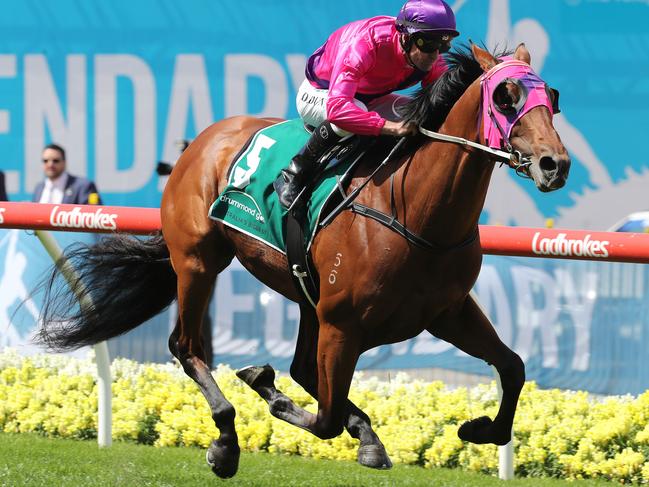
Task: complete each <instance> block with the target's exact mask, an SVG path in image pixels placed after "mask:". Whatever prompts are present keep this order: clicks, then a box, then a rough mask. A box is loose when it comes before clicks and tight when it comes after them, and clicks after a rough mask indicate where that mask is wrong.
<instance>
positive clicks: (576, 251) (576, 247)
mask: <svg viewBox="0 0 649 487" xmlns="http://www.w3.org/2000/svg"><path fill="white" fill-rule="evenodd" d="M540 236H541V233H540V232H536V233H535V234H534V238H533V239H532V252H534V253H535V254H537V255H566V256H567V255H571V256H572V255H574V256H577V257H580V256H585V257H601V258H606V257H608V255H609V253H608V246H609V244H610V242H609V241H608V240H592V239H591V238H590V235H586V236H585V237H584V238H583V239H570V238H566V234H565V233H560V234H559V235H557V236H556V237H555V238H541V239H539V237H540Z"/></svg>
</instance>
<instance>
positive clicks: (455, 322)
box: [428, 296, 525, 445]
mask: <svg viewBox="0 0 649 487" xmlns="http://www.w3.org/2000/svg"><path fill="white" fill-rule="evenodd" d="M428 331H430V332H431V333H432V334H433V335H435V336H436V337H438V338H440V339H442V340H445V341H447V342H449V343H452V344H453V345H455V346H456V347H458V348H459V349H460V350H462V351H464V352H466V353H468V354H469V355H473V356H474V357H477V358H481V359H483V360H484V361H486V362H487V363H489V364H491V365H493V366H495V367H496V369H497V370H498V374H499V375H500V380H501V384H502V389H503V397H502V401H501V403H500V408H499V409H498V414H497V415H496V417H495V419H494V420H493V421H492V420H491V419H490V418H488V417H486V416H483V417H481V418H477V419H473V420H471V421H467V422H466V423H464V424H463V425H462V426H461V427H460V429H459V430H458V436H459V437H460V438H461V439H462V440H465V441H470V442H472V443H479V444H482V443H495V444H496V445H505V444H507V443H508V442H509V441H510V439H511V434H512V424H513V422H514V413H515V412H516V405H517V403H518V396H519V395H520V392H521V389H522V388H523V384H524V383H525V365H524V364H523V361H522V360H521V358H520V357H519V356H518V355H517V354H516V353H514V352H513V351H512V350H511V349H510V348H509V347H507V346H506V345H505V344H504V343H503V342H502V341H501V340H500V338H498V335H497V334H496V330H494V327H493V325H492V324H491V322H490V321H489V319H488V318H487V317H486V316H485V315H484V313H483V312H482V310H481V309H480V307H479V306H478V304H477V303H476V302H475V301H474V299H473V297H472V296H467V298H466V301H465V302H464V304H463V306H462V308H461V309H460V310H459V314H454V315H453V317H446V318H442V319H441V320H440V321H438V322H436V323H435V325H434V326H433V327H431V328H429V329H428Z"/></svg>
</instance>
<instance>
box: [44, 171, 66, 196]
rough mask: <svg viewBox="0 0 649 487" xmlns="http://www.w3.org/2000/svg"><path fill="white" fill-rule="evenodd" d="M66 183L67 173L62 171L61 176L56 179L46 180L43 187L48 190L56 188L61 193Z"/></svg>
mask: <svg viewBox="0 0 649 487" xmlns="http://www.w3.org/2000/svg"><path fill="white" fill-rule="evenodd" d="M67 182H68V173H67V172H65V171H63V172H62V173H61V175H60V176H59V177H58V178H56V179H50V178H46V179H45V187H46V188H50V189H51V188H56V189H59V190H61V191H63V190H64V189H65V185H66V184H67Z"/></svg>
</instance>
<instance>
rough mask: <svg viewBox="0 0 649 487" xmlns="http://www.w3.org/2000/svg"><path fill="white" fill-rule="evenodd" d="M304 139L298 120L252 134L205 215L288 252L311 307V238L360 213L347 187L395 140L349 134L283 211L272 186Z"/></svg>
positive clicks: (314, 283) (315, 286)
mask: <svg viewBox="0 0 649 487" xmlns="http://www.w3.org/2000/svg"><path fill="white" fill-rule="evenodd" d="M308 137H309V133H308V132H307V131H306V130H305V128H304V125H303V124H302V121H301V120H289V121H285V122H280V123H277V124H274V125H271V126H268V127H265V128H263V129H261V130H259V131H258V132H256V133H255V134H253V135H252V136H251V138H250V139H249V140H248V142H247V143H246V144H245V145H244V147H243V148H242V149H241V151H240V152H239V153H238V154H237V155H236V156H235V158H234V160H233V162H232V164H231V166H230V170H229V171H228V180H227V185H226V186H225V188H224V189H223V190H222V192H221V194H219V196H218V197H217V199H216V201H214V203H213V204H212V206H211V207H210V210H209V217H210V218H211V219H213V220H217V221H219V222H221V223H223V224H224V225H226V226H229V227H232V228H234V229H236V230H238V231H240V232H243V233H245V234H246V235H248V236H250V237H252V238H255V239H257V240H260V241H262V242H264V243H265V244H266V245H268V246H270V247H271V248H273V249H275V250H277V251H278V252H281V253H284V254H286V255H287V260H288V262H289V271H290V273H291V276H293V279H294V281H295V285H296V288H297V289H298V291H299V292H300V293H301V294H302V295H303V297H304V300H303V301H304V303H307V302H308V303H309V304H311V306H314V307H315V303H317V301H318V294H319V293H318V291H317V290H318V289H319V286H318V276H317V273H316V272H315V270H314V267H313V264H312V262H311V260H310V256H309V250H310V246H311V243H312V241H313V238H314V237H315V234H316V233H317V231H318V230H319V229H320V228H322V227H324V226H326V225H327V224H328V223H329V222H331V221H332V220H333V218H334V217H335V216H336V215H337V214H339V213H340V212H341V211H343V210H345V209H346V208H351V209H352V211H358V212H361V213H362V212H363V210H362V208H361V206H360V205H358V204H352V200H353V199H354V198H355V196H356V195H357V194H358V191H360V189H361V188H357V189H355V190H354V191H353V192H352V193H351V194H350V195H347V194H346V189H347V187H348V186H349V183H350V181H351V179H352V175H353V173H354V172H355V171H356V168H357V167H359V165H360V164H362V163H363V160H365V159H367V160H370V159H371V160H372V161H374V162H373V163H372V164H371V165H370V166H369V167H376V166H379V169H380V167H382V165H383V164H384V163H385V162H386V161H387V159H388V158H389V157H388V158H386V159H385V160H384V163H382V164H380V165H379V164H377V161H381V160H382V159H383V156H384V154H385V153H386V152H390V148H392V147H393V145H394V139H392V138H384V137H379V138H377V137H365V136H352V137H350V138H348V139H343V140H341V141H340V142H338V143H337V144H336V145H335V146H333V147H332V148H331V149H330V150H329V151H328V152H326V153H325V154H324V155H323V156H322V157H321V158H320V160H319V167H320V168H322V169H321V170H320V171H319V177H316V178H314V181H312V183H311V185H309V186H308V187H307V188H306V190H305V192H303V194H302V195H301V198H303V202H302V204H301V205H294V207H293V208H294V211H291V212H290V213H287V212H286V210H285V209H284V208H283V207H282V206H281V204H280V203H279V198H278V197H277V194H276V192H275V189H274V187H273V183H274V182H275V181H276V180H277V177H278V176H279V174H280V172H281V170H282V169H283V168H284V167H286V166H287V165H288V163H289V161H290V159H291V158H292V157H293V156H294V155H295V154H296V153H297V152H298V150H299V149H300V148H301V147H302V146H303V145H304V143H306V141H307V139H308ZM402 141H403V139H402ZM370 148H371V150H370ZM392 152H394V149H393V150H392ZM366 156H367V157H366ZM369 156H371V157H369ZM377 170H378V169H377ZM371 177H372V176H370V177H368V179H367V181H369V180H370V179H371ZM359 208H361V209H360V210H359ZM363 214H365V213H363ZM381 215H383V214H381ZM365 216H370V217H371V215H365ZM383 216H385V217H386V218H387V219H388V220H389V219H390V217H389V216H387V215H383Z"/></svg>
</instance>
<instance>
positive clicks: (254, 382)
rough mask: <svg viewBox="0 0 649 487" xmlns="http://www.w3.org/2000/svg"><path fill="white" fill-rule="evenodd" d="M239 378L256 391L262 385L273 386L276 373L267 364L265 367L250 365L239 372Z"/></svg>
mask: <svg viewBox="0 0 649 487" xmlns="http://www.w3.org/2000/svg"><path fill="white" fill-rule="evenodd" d="M237 377H238V378H239V379H241V380H242V381H244V382H245V383H246V384H248V385H249V386H250V387H252V388H253V389H255V388H256V387H257V386H260V385H266V386H269V385H273V384H274V383H275V371H274V370H273V368H272V367H271V366H270V365H269V364H266V365H264V366H258V365H249V366H248V367H244V368H243V369H239V370H238V371H237Z"/></svg>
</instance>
